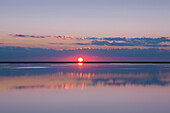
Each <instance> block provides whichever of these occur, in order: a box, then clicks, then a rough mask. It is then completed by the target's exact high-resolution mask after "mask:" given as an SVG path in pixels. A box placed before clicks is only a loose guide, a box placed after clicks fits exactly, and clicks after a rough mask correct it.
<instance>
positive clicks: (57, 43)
mask: <svg viewBox="0 0 170 113" xmlns="http://www.w3.org/2000/svg"><path fill="white" fill-rule="evenodd" d="M48 44H54V45H64V43H53V42H51V43H48Z"/></svg>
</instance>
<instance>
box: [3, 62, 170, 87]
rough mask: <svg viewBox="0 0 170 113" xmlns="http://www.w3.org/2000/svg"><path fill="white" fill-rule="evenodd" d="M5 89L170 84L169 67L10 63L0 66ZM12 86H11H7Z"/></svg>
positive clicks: (156, 65)
mask: <svg viewBox="0 0 170 113" xmlns="http://www.w3.org/2000/svg"><path fill="white" fill-rule="evenodd" d="M0 66H1V68H0V72H1V74H0V78H1V79H0V80H1V81H0V82H1V84H3V85H2V86H1V89H4V88H8V89H11V88H16V89H24V88H65V89H69V88H75V87H88V86H96V87H102V86H126V85H141V86H146V85H160V86H167V85H168V84H169V83H170V65H169V64H147V65H146V64H145V65H144V64H140V65H139V64H82V63H78V64H13V65H5V64H3V65H0ZM10 85H11V86H10Z"/></svg>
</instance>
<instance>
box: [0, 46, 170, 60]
mask: <svg viewBox="0 0 170 113" xmlns="http://www.w3.org/2000/svg"><path fill="white" fill-rule="evenodd" d="M0 53H1V56H0V61H4V60H5V61H6V60H14V59H15V60H22V59H29V60H31V59H33V58H41V57H43V58H48V57H55V58H64V57H77V56H88V57H89V58H91V57H93V56H97V57H101V58H103V60H106V59H105V58H106V57H111V58H112V57H113V59H110V60H112V61H113V60H115V59H114V57H118V58H120V57H124V58H126V60H128V58H130V57H132V58H134V60H135V59H141V60H147V59H148V58H149V59H150V60H153V59H156V60H165V61H167V60H170V59H169V58H170V50H165V49H156V48H150V49H77V50H63V51H57V50H54V49H43V48H23V47H0ZM131 60H133V59H131Z"/></svg>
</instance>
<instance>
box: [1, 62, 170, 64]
mask: <svg viewBox="0 0 170 113" xmlns="http://www.w3.org/2000/svg"><path fill="white" fill-rule="evenodd" d="M0 63H10V64H15V63H21V64H27V63H141V64H142V63H145V64H147V63H153V64H170V61H168V62H166V61H114V62H113V61H111V62H109V61H95V62H45V61H43V62H42V61H35V62H34V61H31V62H29V61H24V62H22V61H18V62H16V61H10V62H2V61H1V62H0Z"/></svg>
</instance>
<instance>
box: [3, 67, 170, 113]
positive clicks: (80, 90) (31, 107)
mask: <svg viewBox="0 0 170 113" xmlns="http://www.w3.org/2000/svg"><path fill="white" fill-rule="evenodd" d="M0 84H1V85H0V100H1V101H0V106H2V108H3V109H0V112H2V113H11V112H12V113H35V112H36V113H46V112H50V113H56V112H60V113H70V112H74V113H80V112H81V113H89V112H96V113H103V112H106V113H113V112H117V113H136V112H137V113H143V112H145V113H160V112H161V113H169V112H170V108H169V105H170V96H169V93H170V85H169V84H170V65H169V64H147V65H146V64H11V65H8V64H1V65H0ZM16 102H17V103H16Z"/></svg>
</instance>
